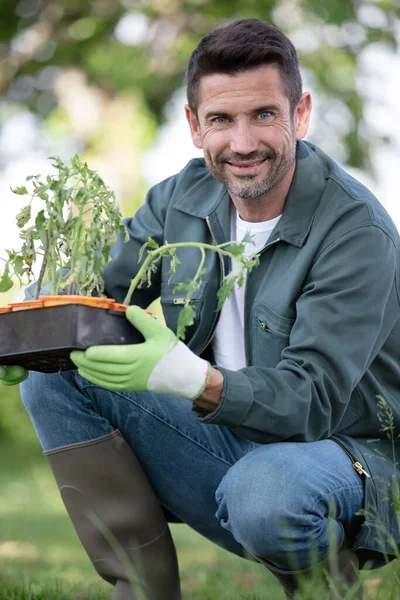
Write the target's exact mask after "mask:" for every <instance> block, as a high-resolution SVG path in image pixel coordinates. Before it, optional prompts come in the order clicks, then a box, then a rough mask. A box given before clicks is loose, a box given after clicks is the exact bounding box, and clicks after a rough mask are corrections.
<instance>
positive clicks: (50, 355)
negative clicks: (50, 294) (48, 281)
mask: <svg viewBox="0 0 400 600" xmlns="http://www.w3.org/2000/svg"><path fill="white" fill-rule="evenodd" d="M143 341H144V338H143V336H142V334H141V333H139V331H138V330H137V329H135V328H134V327H133V325H131V323H129V321H128V320H127V318H126V316H125V313H124V312H121V311H115V310H107V309H104V308H95V307H92V306H85V305H84V304H64V305H61V306H50V307H48V308H35V309H30V310H20V311H15V312H9V313H3V314H0V365H21V366H23V367H25V368H26V369H28V370H30V371H40V372H42V373H56V372H58V371H67V370H73V369H76V366H75V365H74V363H73V362H72V361H71V360H70V358H69V355H70V352H71V351H72V350H86V349H87V348H89V347H90V346H98V345H108V344H112V345H113V344H137V343H140V342H143Z"/></svg>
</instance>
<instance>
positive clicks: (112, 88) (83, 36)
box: [0, 0, 400, 168]
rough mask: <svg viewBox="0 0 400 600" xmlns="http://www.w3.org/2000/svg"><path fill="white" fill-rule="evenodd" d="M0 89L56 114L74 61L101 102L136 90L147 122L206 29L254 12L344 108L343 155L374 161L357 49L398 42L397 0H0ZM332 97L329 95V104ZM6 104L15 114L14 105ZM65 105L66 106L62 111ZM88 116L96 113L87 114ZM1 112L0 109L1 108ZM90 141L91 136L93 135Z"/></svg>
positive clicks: (158, 112)
mask: <svg viewBox="0 0 400 600" xmlns="http://www.w3.org/2000/svg"><path fill="white" fill-rule="evenodd" d="M0 17H1V18H0V93H1V94H2V95H3V98H4V99H3V105H4V102H5V103H6V104H7V106H8V107H10V106H13V105H14V106H15V105H20V104H22V105H24V106H26V107H28V108H29V109H30V110H31V111H32V112H33V113H35V114H37V115H39V116H41V117H43V118H49V117H50V118H51V115H52V114H53V113H54V111H57V110H58V111H59V110H60V104H62V101H61V100H60V93H59V92H58V91H57V81H58V80H59V77H60V74H62V73H63V72H64V71H65V69H71V68H74V69H77V70H79V71H81V72H83V73H84V74H85V76H86V81H87V86H90V89H91V90H92V91H93V90H97V93H98V94H101V97H102V99H103V101H104V102H106V101H107V100H108V101H113V100H114V99H115V98H116V97H119V96H121V95H123V96H124V97H129V96H130V95H133V96H134V97H135V98H136V102H139V103H141V106H142V108H143V111H144V113H145V114H146V115H147V118H148V119H149V122H150V121H151V119H154V124H160V123H161V122H162V121H163V119H164V107H165V105H166V103H167V102H168V100H169V99H170V97H171V95H172V93H173V92H174V91H175V90H176V89H177V88H178V87H179V86H180V85H182V83H183V78H184V73H185V69H186V65H187V60H188V57H189V55H190V53H191V51H192V50H193V48H194V47H195V45H196V44H197V43H198V41H199V40H200V38H201V37H202V36H203V35H204V34H205V33H207V32H209V31H210V30H211V29H212V28H214V27H215V26H217V25H219V24H221V23H222V22H223V21H226V20H228V19H229V20H232V19H236V18H243V17H257V18H261V19H264V20H266V21H269V22H271V23H273V24H275V25H276V26H278V27H279V28H281V29H282V30H283V31H284V32H285V33H287V34H288V35H289V37H290V38H291V39H292V40H293V42H294V44H295V46H296V47H297V49H298V51H299V55H300V60H301V64H302V67H303V69H304V70H306V71H307V72H309V73H310V76H311V77H312V80H313V86H314V89H316V90H317V91H318V93H319V94H320V97H321V98H322V99H323V101H324V103H325V102H326V106H325V104H324V109H325V108H326V109H327V110H328V109H329V106H331V107H332V106H333V107H338V108H339V110H342V112H343V111H344V112H345V113H346V114H347V116H348V118H347V126H346V128H345V130H344V131H342V132H341V139H342V143H343V144H344V146H345V149H346V155H347V156H346V162H347V163H348V164H350V165H353V166H356V167H362V168H370V166H371V165H370V162H369V158H370V154H369V153H370V145H369V144H367V143H366V141H367V140H368V141H371V139H375V141H376V139H377V135H379V134H377V133H376V132H374V134H373V135H372V133H371V131H369V130H368V127H367V126H366V124H365V122H364V120H363V107H364V103H365V97H364V96H363V94H362V91H361V90H360V89H358V88H357V87H356V77H357V72H358V57H359V56H360V53H362V51H363V50H365V49H366V48H368V47H371V45H373V44H381V45H385V46H386V47H389V48H391V49H392V50H393V51H394V50H396V49H398V47H399V39H396V28H397V32H398V27H399V19H400V4H399V3H398V0H330V1H329V2H321V0H63V1H62V2H60V0H19V1H18V2H15V0H0ZM332 103H333V104H332ZM4 114H9V111H8V112H7V111H6V112H5V113H4ZM58 114H60V113H58ZM86 117H87V119H89V120H90V117H91V115H90V114H87V115H86ZM3 118H4V117H3ZM89 145H90V143H89Z"/></svg>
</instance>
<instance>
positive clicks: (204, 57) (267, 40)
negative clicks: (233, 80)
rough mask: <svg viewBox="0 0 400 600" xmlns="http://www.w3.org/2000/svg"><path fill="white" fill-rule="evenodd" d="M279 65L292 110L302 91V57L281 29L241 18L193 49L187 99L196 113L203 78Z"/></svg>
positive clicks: (215, 30)
mask: <svg viewBox="0 0 400 600" xmlns="http://www.w3.org/2000/svg"><path fill="white" fill-rule="evenodd" d="M269 64H277V66H278V68H279V71H280V74H281V78H282V83H283V86H284V89H285V92H286V95H287V97H288V98H289V102H290V109H291V112H292V113H293V111H294V109H295V107H296V105H297V103H298V102H299V100H300V97H301V94H302V81H301V74H300V67H299V59H298V56H297V52H296V49H295V47H294V46H293V44H292V42H291V41H290V40H289V39H288V38H287V37H286V36H285V35H284V34H283V33H282V32H281V31H279V29H277V28H276V27H274V26H273V25H270V24H269V23H266V22H265V21H260V20H259V19H240V20H238V21H233V22H232V23H230V24H229V25H226V26H223V27H218V28H217V29H214V30H213V31H212V32H211V33H209V34H208V35H206V36H205V37H204V38H203V39H202V40H201V41H200V43H199V45H198V46H197V48H196V49H195V50H194V51H193V52H192V55H191V57H190V59H189V64H188V68H187V71H186V88H187V99H188V103H189V106H190V108H191V109H192V111H193V112H194V113H195V114H196V115H197V109H198V95H199V87H200V79H201V78H202V77H203V76H205V75H212V74H214V73H224V74H229V75H235V74H237V73H240V72H244V71H247V70H249V69H252V68H255V67H259V66H262V65H269Z"/></svg>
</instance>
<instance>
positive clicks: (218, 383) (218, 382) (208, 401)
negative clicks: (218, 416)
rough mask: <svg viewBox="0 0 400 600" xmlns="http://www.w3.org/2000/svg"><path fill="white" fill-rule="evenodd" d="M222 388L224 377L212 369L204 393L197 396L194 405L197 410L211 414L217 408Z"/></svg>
mask: <svg viewBox="0 0 400 600" xmlns="http://www.w3.org/2000/svg"><path fill="white" fill-rule="evenodd" d="M223 387H224V376H223V375H222V373H221V371H219V370H218V369H214V368H212V370H211V375H210V381H209V382H208V385H207V387H206V389H205V390H204V392H203V393H202V394H201V396H199V397H198V398H197V399H196V400H194V403H195V404H197V406H198V407H199V408H202V409H203V410H205V411H206V412H213V411H214V410H216V409H217V408H218V405H219V403H220V400H221V396H222V390H223Z"/></svg>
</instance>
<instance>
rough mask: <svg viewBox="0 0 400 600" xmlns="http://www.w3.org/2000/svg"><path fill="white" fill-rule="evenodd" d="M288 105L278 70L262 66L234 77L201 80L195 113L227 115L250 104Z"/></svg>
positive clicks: (223, 76) (216, 75)
mask: <svg viewBox="0 0 400 600" xmlns="http://www.w3.org/2000/svg"><path fill="white" fill-rule="evenodd" d="M253 104H254V105H257V107H259V106H263V105H265V106H267V105H268V104H278V105H282V107H283V106H286V105H287V106H288V105H289V99H288V97H287V95H286V92H285V90H284V87H283V84H282V79H281V75H280V72H279V68H278V67H277V66H275V65H263V66H261V67H255V68H253V69H249V70H247V71H244V72H241V73H235V74H234V75H227V74H225V73H214V74H212V75H204V76H203V77H202V78H201V80H200V86H199V102H198V112H199V113H203V114H204V113H205V112H208V111H209V110H218V111H221V112H229V110H241V109H243V108H244V107H247V110H249V109H250V108H251V106H252V105H253Z"/></svg>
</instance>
